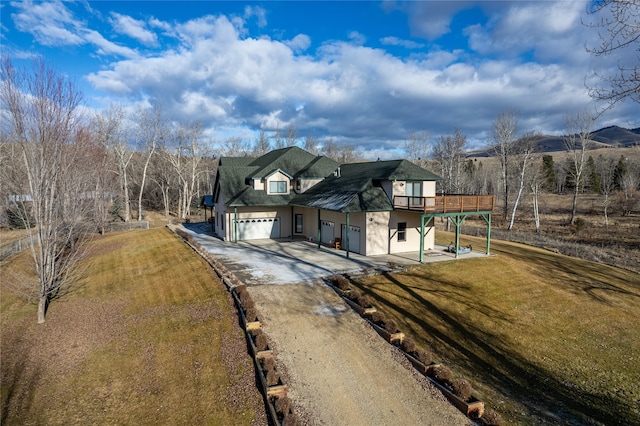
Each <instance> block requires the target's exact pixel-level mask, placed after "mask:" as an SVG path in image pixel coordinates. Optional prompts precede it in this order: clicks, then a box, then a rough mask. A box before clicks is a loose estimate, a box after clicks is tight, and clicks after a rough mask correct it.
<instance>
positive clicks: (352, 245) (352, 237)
mask: <svg viewBox="0 0 640 426" xmlns="http://www.w3.org/2000/svg"><path fill="white" fill-rule="evenodd" d="M346 227H347V225H344V224H343V225H342V230H341V231H342V233H341V235H342V246H343V247H342V248H343V249H345V250H346V244H347V241H346V235H345V232H344V230H345V228H346ZM349 251H352V252H354V253H360V227H359V226H349Z"/></svg>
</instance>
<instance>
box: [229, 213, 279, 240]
mask: <svg viewBox="0 0 640 426" xmlns="http://www.w3.org/2000/svg"><path fill="white" fill-rule="evenodd" d="M265 238H280V218H279V217H252V218H250V219H238V240H260V239H265Z"/></svg>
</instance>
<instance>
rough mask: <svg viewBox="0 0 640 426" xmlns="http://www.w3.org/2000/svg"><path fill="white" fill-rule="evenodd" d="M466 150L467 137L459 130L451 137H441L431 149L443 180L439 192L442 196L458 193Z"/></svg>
mask: <svg viewBox="0 0 640 426" xmlns="http://www.w3.org/2000/svg"><path fill="white" fill-rule="evenodd" d="M466 149H467V136H466V135H465V134H464V133H462V131H461V130H460V129H456V130H455V132H454V134H453V135H447V136H441V137H440V138H439V139H438V141H437V142H436V143H435V145H434V147H433V158H434V160H436V162H437V163H438V166H439V168H440V174H441V175H442V177H443V178H444V180H443V181H442V182H441V186H440V190H441V192H442V193H443V194H455V193H459V191H460V187H461V185H462V175H463V167H464V159H465V151H466Z"/></svg>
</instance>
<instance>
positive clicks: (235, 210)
mask: <svg viewBox="0 0 640 426" xmlns="http://www.w3.org/2000/svg"><path fill="white" fill-rule="evenodd" d="M233 242H234V243H237V242H238V208H237V207H234V208H233Z"/></svg>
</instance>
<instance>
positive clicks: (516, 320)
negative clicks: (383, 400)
mask: <svg viewBox="0 0 640 426" xmlns="http://www.w3.org/2000/svg"><path fill="white" fill-rule="evenodd" d="M439 235H442V238H444V239H443V240H442V241H441V242H444V241H445V240H446V241H450V240H451V238H452V237H451V236H450V235H446V233H439ZM467 244H473V245H474V246H476V247H483V245H484V240H483V239H477V238H472V237H464V236H463V237H461V245H467ZM491 247H492V248H491V251H492V254H494V255H495V256H494V257H489V258H476V259H466V260H460V261H455V262H442V263H430V264H426V265H421V266H417V267H414V268H412V269H409V270H408V271H406V272H405V273H401V274H392V275H384V276H375V277H369V278H364V279H358V280H356V281H355V282H354V284H355V285H356V286H357V287H359V288H360V289H362V290H363V291H364V292H366V293H368V294H370V295H371V296H372V297H373V298H374V300H375V302H374V305H375V306H376V307H378V308H379V309H380V310H382V311H383V312H384V313H385V314H387V317H392V318H394V319H396V320H397V321H398V323H399V327H400V330H401V331H403V332H405V334H408V335H410V336H412V337H413V338H414V340H416V342H417V343H418V345H419V346H421V347H423V348H429V349H431V350H432V351H433V352H435V353H436V354H437V358H438V359H439V360H441V361H442V362H443V363H445V364H446V365H448V366H450V367H451V368H452V369H453V370H454V372H455V373H457V375H458V376H460V377H465V378H467V379H468V380H470V381H471V382H472V384H473V385H474V388H475V389H476V390H477V391H478V393H479V394H480V396H481V399H483V400H484V401H485V403H486V405H487V406H489V407H491V408H494V409H496V410H497V411H498V412H499V413H500V414H501V415H502V417H503V418H504V419H505V420H507V421H508V422H509V423H513V424H523V425H530V424H566V423H572V424H594V422H596V423H597V422H602V423H604V424H625V425H627V424H640V338H638V330H639V328H638V319H639V318H640V275H638V274H637V273H633V272H630V271H626V270H621V269H617V268H614V267H610V266H606V265H602V264H596V263H592V262H587V261H582V260H579V259H574V258H570V257H566V256H562V255H557V254H555V253H552V252H549V251H545V250H541V249H537V248H533V247H528V246H524V245H519V244H512V243H504V242H499V241H493V242H492V246H491Z"/></svg>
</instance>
